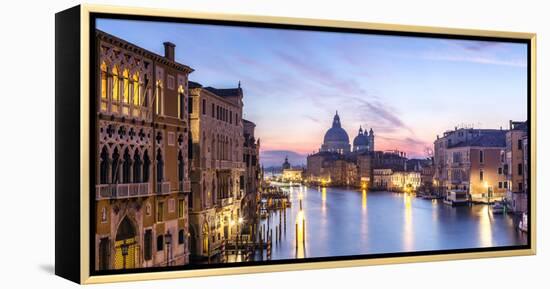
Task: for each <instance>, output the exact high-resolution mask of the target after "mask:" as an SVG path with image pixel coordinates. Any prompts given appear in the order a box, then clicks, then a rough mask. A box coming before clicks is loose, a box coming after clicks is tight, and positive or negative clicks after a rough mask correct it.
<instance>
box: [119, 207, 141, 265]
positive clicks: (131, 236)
mask: <svg viewBox="0 0 550 289" xmlns="http://www.w3.org/2000/svg"><path fill="white" fill-rule="evenodd" d="M115 251H116V253H115V269H131V268H135V267H136V261H137V256H138V252H139V247H138V245H137V241H136V228H135V226H134V225H133V224H132V222H131V221H130V220H129V219H128V217H124V219H123V220H122V222H120V225H119V226H118V230H117V233H116V239H115Z"/></svg>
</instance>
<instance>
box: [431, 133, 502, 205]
mask: <svg viewBox="0 0 550 289" xmlns="http://www.w3.org/2000/svg"><path fill="white" fill-rule="evenodd" d="M498 131H501V130H496V129H475V128H472V127H462V128H459V127H455V128H454V130H448V131H445V132H444V133H443V136H439V135H437V138H436V140H435V141H434V183H433V184H434V189H435V191H436V192H437V193H439V194H441V195H445V194H446V190H447V185H446V184H447V180H448V174H447V171H448V167H447V164H448V160H447V156H448V152H447V149H448V148H449V147H451V146H453V145H456V144H458V143H462V142H468V141H472V140H474V139H477V138H479V137H481V136H483V135H491V134H495V133H497V134H498V133H499V132H498Z"/></svg>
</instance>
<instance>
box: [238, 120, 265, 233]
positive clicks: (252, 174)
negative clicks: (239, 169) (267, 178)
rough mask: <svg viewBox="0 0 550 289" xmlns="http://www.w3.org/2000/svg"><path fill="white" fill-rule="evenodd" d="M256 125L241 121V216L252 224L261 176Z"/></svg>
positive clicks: (258, 197)
mask: <svg viewBox="0 0 550 289" xmlns="http://www.w3.org/2000/svg"><path fill="white" fill-rule="evenodd" d="M255 128H256V125H255V124H254V123H253V122H251V121H248V120H246V119H243V132H244V147H243V161H244V163H245V168H246V169H245V174H244V181H245V186H244V200H243V215H244V216H245V217H246V221H249V222H250V223H252V222H254V218H256V216H257V213H258V212H257V211H256V209H257V207H258V206H257V205H258V203H259V201H260V193H261V182H262V174H261V168H260V140H259V139H258V140H256V137H255V135H254V130H255Z"/></svg>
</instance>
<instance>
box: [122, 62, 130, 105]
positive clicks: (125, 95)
mask: <svg viewBox="0 0 550 289" xmlns="http://www.w3.org/2000/svg"><path fill="white" fill-rule="evenodd" d="M129 76H130V72H129V70H128V69H124V71H123V72H122V102H123V103H124V106H123V107H122V113H123V114H125V115H128V113H129V108H128V106H126V105H127V104H129V103H130V79H129Z"/></svg>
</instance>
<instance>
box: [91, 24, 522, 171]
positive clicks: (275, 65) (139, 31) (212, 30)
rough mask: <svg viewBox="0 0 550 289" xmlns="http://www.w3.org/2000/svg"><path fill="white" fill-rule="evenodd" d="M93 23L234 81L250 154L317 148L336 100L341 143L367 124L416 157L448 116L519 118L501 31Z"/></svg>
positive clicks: (199, 77)
mask: <svg viewBox="0 0 550 289" xmlns="http://www.w3.org/2000/svg"><path fill="white" fill-rule="evenodd" d="M96 27H97V28H98V29H100V30H102V31H105V32H107V33H110V34H112V35H115V36H117V37H119V38H122V39H125V40H126V41H129V42H131V43H134V44H136V45H138V46H140V47H142V48H145V49H147V50H150V51H153V52H155V53H157V54H160V55H163V54H164V46H163V42H165V41H170V42H172V43H174V44H175V45H176V48H175V49H176V51H175V57H176V61H177V62H179V63H183V64H186V65H189V66H190V67H192V68H193V69H194V70H195V71H194V72H193V73H191V74H190V76H189V79H190V80H193V81H196V82H199V83H201V84H202V85H204V86H213V87H217V88H230V87H236V86H237V84H238V82H239V81H240V82H241V87H242V88H243V91H244V108H243V109H244V112H243V117H244V118H246V119H248V120H250V121H252V122H254V123H255V124H256V132H255V133H256V138H259V139H260V140H261V155H260V159H261V162H262V163H263V164H264V165H265V166H266V167H268V166H272V165H280V164H282V162H283V161H284V156H286V155H288V156H289V160H290V162H291V163H292V164H293V165H300V164H305V156H307V154H311V153H313V152H317V151H318V150H319V148H320V146H321V144H322V142H323V136H324V134H325V132H326V130H327V129H329V128H330V126H331V124H332V119H333V117H334V114H335V111H336V110H337V111H338V114H339V116H340V120H341V123H342V127H343V128H344V129H345V130H346V131H347V133H348V135H349V137H350V142H353V138H354V137H355V136H356V135H357V132H358V129H359V126H362V127H363V128H368V129H370V128H372V129H373V130H374V134H375V150H400V151H404V152H406V153H407V155H408V156H409V157H425V156H426V149H427V148H431V147H433V141H434V140H435V139H436V136H437V135H442V134H443V132H445V131H446V130H451V129H454V128H455V127H456V126H459V127H460V126H473V127H475V128H500V127H503V128H507V127H508V122H509V120H526V119H527V45H526V44H518V43H506V42H488V41H472V40H450V39H437V38H421V37H405V36H384V35H368V34H352V33H341V32H317V31H301V30H284V29H270V28H251V27H232V26H215V25H205V24H183V23H162V22H148V21H134V20H115V19H98V20H97V23H96Z"/></svg>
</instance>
